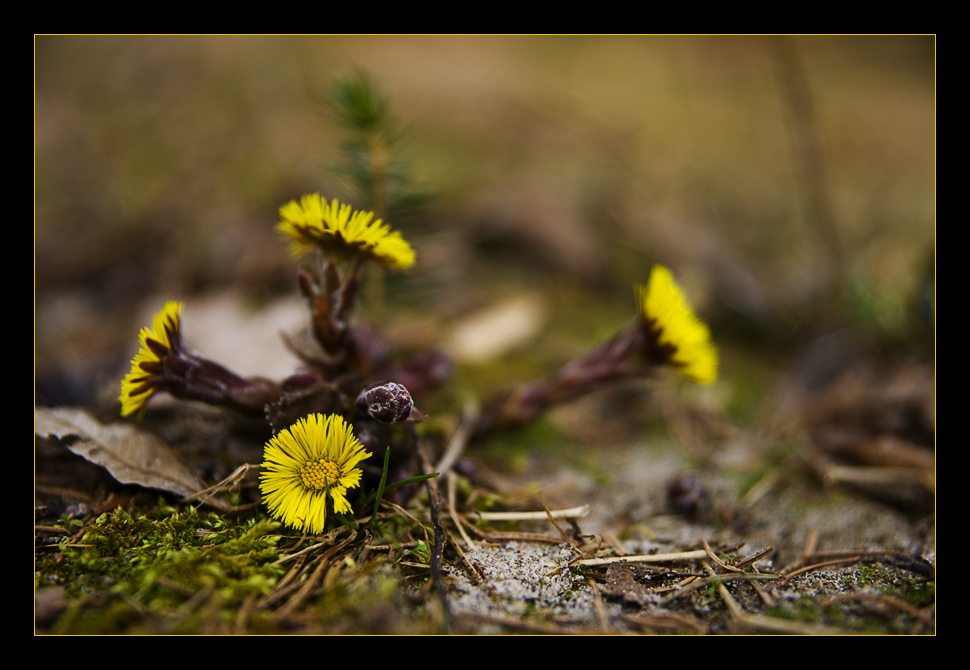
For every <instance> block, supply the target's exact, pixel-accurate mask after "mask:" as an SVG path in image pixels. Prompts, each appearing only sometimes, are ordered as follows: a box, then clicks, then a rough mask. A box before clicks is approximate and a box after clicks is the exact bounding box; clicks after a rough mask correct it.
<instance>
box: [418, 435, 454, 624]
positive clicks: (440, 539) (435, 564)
mask: <svg viewBox="0 0 970 670" xmlns="http://www.w3.org/2000/svg"><path fill="white" fill-rule="evenodd" d="M408 432H409V433H410V435H411V440H412V443H413V444H414V448H415V451H417V453H418V457H419V458H420V459H421V466H422V467H423V468H424V474H426V475H430V474H432V473H434V472H435V471H434V470H432V469H431V461H430V460H429V459H428V456H427V454H425V453H424V449H423V448H422V445H421V442H420V441H419V440H418V434H417V431H415V430H414V427H413V426H409V428H408ZM424 483H425V486H427V487H428V503H429V505H430V507H431V525H432V528H434V548H433V549H432V550H431V579H432V580H433V581H434V586H435V590H436V591H437V592H438V599H439V600H440V601H441V607H442V609H443V610H444V614H445V616H444V621H445V626H447V628H448V630H451V629H453V628H454V626H453V625H452V620H451V608H450V607H449V606H448V599H447V597H446V596H445V584H444V580H443V579H442V576H441V563H442V560H443V558H444V551H445V529H444V527H443V526H442V525H441V492H440V491H439V490H438V482H437V478H435V477H432V478H430V479H426V480H425V482H424Z"/></svg>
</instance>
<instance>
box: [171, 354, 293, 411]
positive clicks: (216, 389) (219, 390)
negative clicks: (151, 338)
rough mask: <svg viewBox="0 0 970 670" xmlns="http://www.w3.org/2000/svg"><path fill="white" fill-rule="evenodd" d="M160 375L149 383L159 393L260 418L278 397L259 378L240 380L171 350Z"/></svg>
mask: <svg viewBox="0 0 970 670" xmlns="http://www.w3.org/2000/svg"><path fill="white" fill-rule="evenodd" d="M161 368H162V370H161V374H160V375H159V376H158V377H157V378H155V379H154V380H153V382H152V386H154V387H155V388H156V389H158V390H160V391H166V392H168V393H169V394H171V395H173V396H175V397H177V398H182V399H183V400H201V401H202V402H205V403H208V404H210V405H218V406H222V407H228V408H230V409H233V410H236V411H238V412H241V413H243V414H249V415H253V416H263V413H264V411H265V407H266V405H267V404H269V403H271V402H274V401H276V400H277V399H278V398H279V395H280V387H279V385H278V384H275V383H273V382H271V381H270V380H268V379H263V378H260V377H252V378H246V377H240V376H239V375H237V374H236V373H234V372H232V371H231V370H229V369H228V368H226V367H224V366H222V365H219V364H218V363H215V362H213V361H210V360H208V359H205V358H202V357H201V356H199V355H198V354H195V353H194V352H187V351H185V350H179V351H171V352H169V353H167V354H165V355H164V356H162V359H161Z"/></svg>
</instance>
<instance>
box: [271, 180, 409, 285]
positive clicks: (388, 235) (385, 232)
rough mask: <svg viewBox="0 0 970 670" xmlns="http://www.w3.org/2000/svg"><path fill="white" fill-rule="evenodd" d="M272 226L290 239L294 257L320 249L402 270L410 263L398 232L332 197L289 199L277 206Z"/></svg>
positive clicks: (407, 249) (307, 196)
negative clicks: (363, 257)
mask: <svg viewBox="0 0 970 670" xmlns="http://www.w3.org/2000/svg"><path fill="white" fill-rule="evenodd" d="M280 219H281V220H280V222H279V223H278V224H277V225H276V229H277V230H278V231H279V232H280V233H282V234H283V235H285V236H286V237H287V238H289V240H290V250H291V251H292V252H293V254H294V255H295V256H301V255H303V254H306V253H310V252H312V251H313V250H314V249H317V248H323V250H324V251H338V252H340V251H344V252H350V253H352V254H354V253H359V254H363V255H364V256H367V257H370V258H374V259H376V260H377V261H380V262H381V263H384V264H385V265H388V266H390V267H394V268H398V269H401V270H406V269H408V268H410V267H411V266H412V265H414V260H415V255H414V249H412V248H411V245H410V244H408V243H407V242H406V241H405V240H404V238H403V237H401V233H399V232H397V231H392V230H391V227H390V226H388V225H387V224H385V223H384V222H383V221H381V220H380V219H378V220H377V221H374V213H373V212H354V211H353V209H352V208H351V206H350V205H346V204H344V205H341V204H340V203H339V202H338V201H337V199H336V198H334V200H333V202H331V203H330V204H327V200H326V198H321V197H320V195H319V194H317V193H312V194H310V195H305V196H303V197H302V198H301V199H300V201H299V202H297V201H296V200H291V201H290V202H288V203H287V204H285V205H283V206H282V207H280Z"/></svg>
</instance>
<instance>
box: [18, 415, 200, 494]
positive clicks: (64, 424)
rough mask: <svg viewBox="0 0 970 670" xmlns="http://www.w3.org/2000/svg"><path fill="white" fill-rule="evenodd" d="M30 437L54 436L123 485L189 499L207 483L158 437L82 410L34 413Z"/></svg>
mask: <svg viewBox="0 0 970 670" xmlns="http://www.w3.org/2000/svg"><path fill="white" fill-rule="evenodd" d="M34 433H36V434H37V435H39V436H40V437H45V438H46V437H53V438H57V439H58V440H59V441H60V443H61V444H62V445H64V446H65V447H67V448H68V449H69V450H70V451H71V452H73V453H75V454H77V455H78V456H80V457H82V458H84V459H86V460H88V461H90V462H92V463H94V464H95V465H100V466H101V467H103V468H104V469H106V470H107V471H108V472H109V473H111V476H112V477H114V478H115V479H117V480H118V481H119V482H121V483H122V484H138V485H139V486H145V487H148V488H152V489H160V490H162V491H168V492H170V493H174V494H176V495H179V496H183V497H184V496H188V495H191V494H192V493H195V492H196V491H199V490H201V489H204V488H206V483H205V482H204V481H203V480H202V478H201V477H199V475H197V474H196V473H195V472H194V471H193V470H192V469H191V468H189V467H188V466H187V465H185V464H184V463H182V461H180V460H179V458H178V456H177V455H176V454H175V452H174V451H172V448H171V447H169V446H168V444H167V443H165V442H164V441H162V440H161V439H160V438H158V437H156V436H155V435H152V434H150V433H146V432H144V431H142V430H139V429H138V427H137V426H133V425H131V424H127V423H114V424H103V423H101V422H100V421H98V420H97V419H95V418H94V417H93V416H91V415H90V414H88V413H87V412H86V411H85V410H83V409H76V408H72V407H51V408H35V409H34Z"/></svg>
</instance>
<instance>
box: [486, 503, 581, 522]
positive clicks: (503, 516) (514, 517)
mask: <svg viewBox="0 0 970 670" xmlns="http://www.w3.org/2000/svg"><path fill="white" fill-rule="evenodd" d="M587 514H589V505H580V506H579V507H571V508H569V509H554V510H547V511H544V512H478V513H477V514H476V515H475V516H477V517H478V518H479V519H481V520H483V521H542V520H543V519H548V518H549V517H550V516H552V517H554V518H556V519H564V518H569V517H572V518H577V519H579V518H582V517H584V516H586V515H587Z"/></svg>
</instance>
